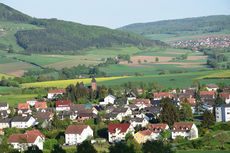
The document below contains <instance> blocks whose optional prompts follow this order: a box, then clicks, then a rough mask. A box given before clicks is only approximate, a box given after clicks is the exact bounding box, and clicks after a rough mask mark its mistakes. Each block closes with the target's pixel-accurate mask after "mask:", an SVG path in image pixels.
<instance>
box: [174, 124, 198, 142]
mask: <svg viewBox="0 0 230 153" xmlns="http://www.w3.org/2000/svg"><path fill="white" fill-rule="evenodd" d="M177 136H182V137H184V138H187V139H188V140H192V139H196V138H198V128H197V127H196V125H195V124H194V123H182V122H176V123H174V124H173V128H172V129H171V137H172V139H176V137H177Z"/></svg>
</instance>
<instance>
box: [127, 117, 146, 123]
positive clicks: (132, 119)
mask: <svg viewBox="0 0 230 153" xmlns="http://www.w3.org/2000/svg"><path fill="white" fill-rule="evenodd" d="M143 120H144V118H139V117H135V118H128V119H126V120H125V121H126V122H143Z"/></svg>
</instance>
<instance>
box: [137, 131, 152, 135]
mask: <svg viewBox="0 0 230 153" xmlns="http://www.w3.org/2000/svg"><path fill="white" fill-rule="evenodd" d="M139 133H140V134H141V135H144V136H149V135H151V134H152V132H151V131H150V130H144V131H139Z"/></svg>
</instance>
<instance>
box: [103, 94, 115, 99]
mask: <svg viewBox="0 0 230 153" xmlns="http://www.w3.org/2000/svg"><path fill="white" fill-rule="evenodd" d="M106 97H111V98H113V99H116V97H115V96H113V95H110V94H109V95H108V96H106ZM106 97H105V98H106Z"/></svg>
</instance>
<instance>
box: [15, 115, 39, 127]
mask: <svg viewBox="0 0 230 153" xmlns="http://www.w3.org/2000/svg"><path fill="white" fill-rule="evenodd" d="M35 122H36V121H35V119H34V118H33V117H32V116H15V117H14V118H13V119H12V120H11V127H16V128H28V127H31V126H34V125H35Z"/></svg>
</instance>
